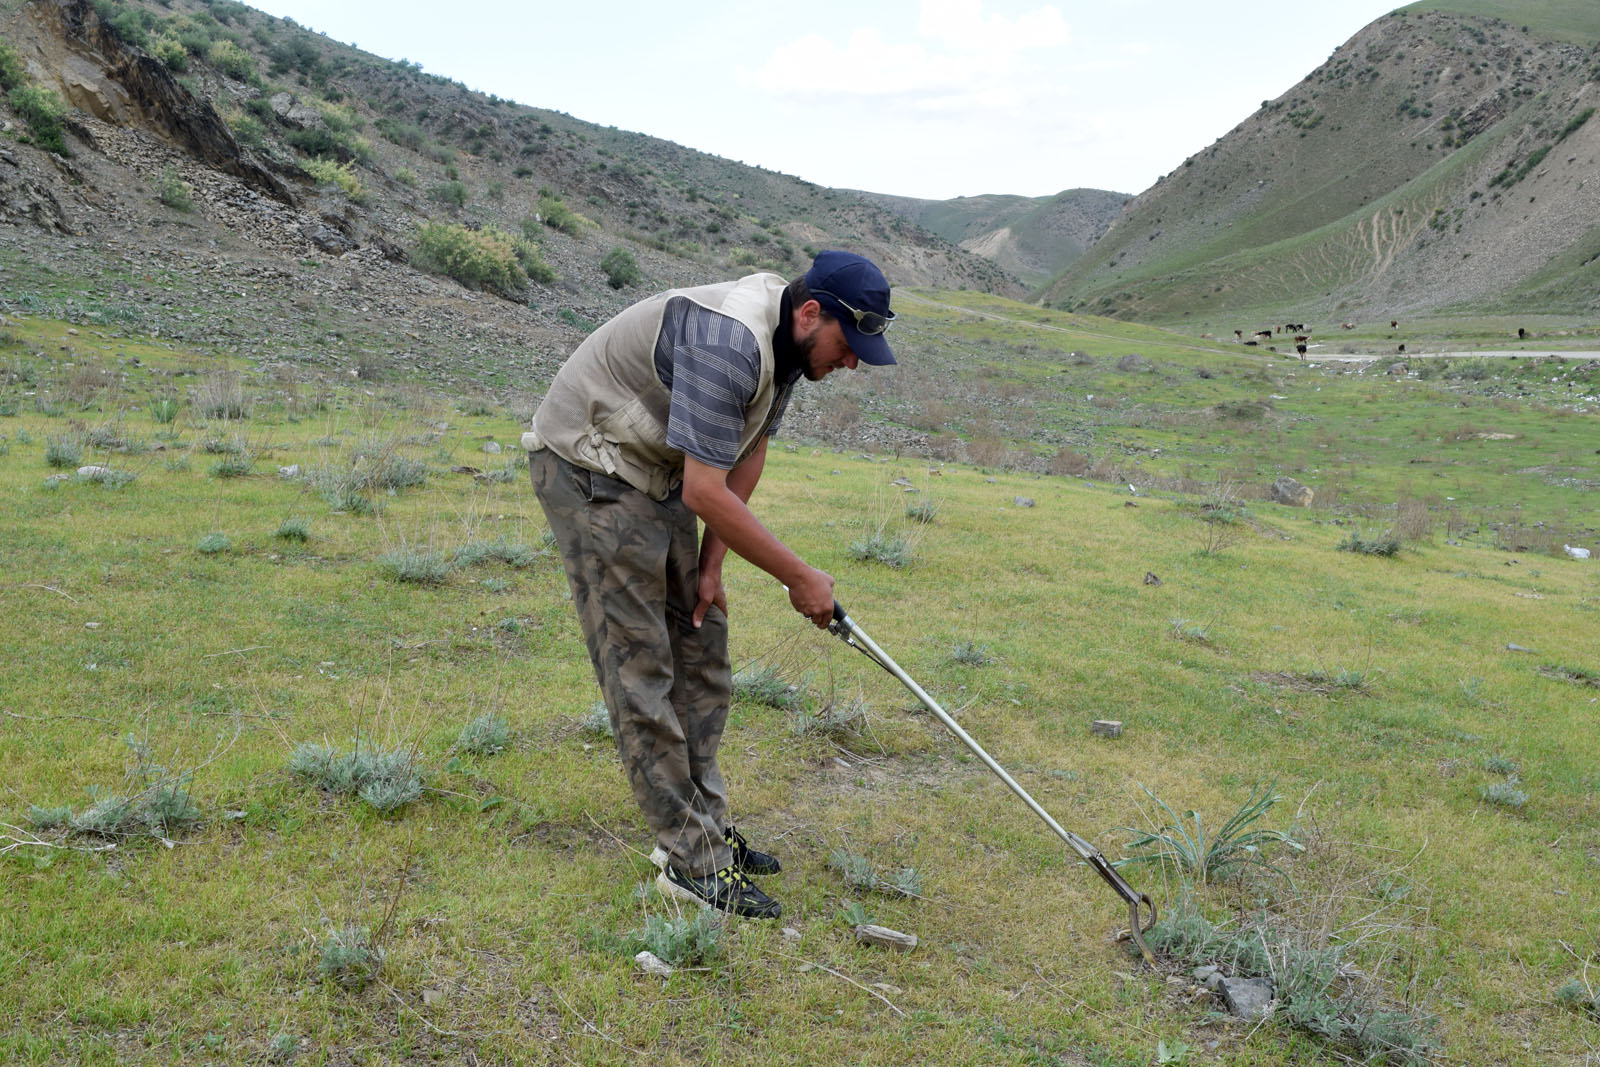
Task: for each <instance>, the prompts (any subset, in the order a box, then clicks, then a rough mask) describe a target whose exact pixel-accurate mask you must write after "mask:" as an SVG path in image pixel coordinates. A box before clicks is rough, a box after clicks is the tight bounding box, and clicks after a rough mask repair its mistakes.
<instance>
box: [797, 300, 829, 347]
mask: <svg viewBox="0 0 1600 1067" xmlns="http://www.w3.org/2000/svg"><path fill="white" fill-rule="evenodd" d="M821 322H822V305H821V304H820V303H818V301H817V299H816V297H812V298H811V299H810V300H807V301H806V302H805V303H804V304H801V305H800V306H799V307H797V308H795V309H794V325H795V332H796V333H797V334H798V335H799V336H801V337H804V336H806V335H807V334H809V333H811V331H812V330H815V329H816V328H817V326H818V325H820V324H821Z"/></svg>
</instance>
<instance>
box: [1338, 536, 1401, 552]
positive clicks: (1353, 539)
mask: <svg viewBox="0 0 1600 1067" xmlns="http://www.w3.org/2000/svg"><path fill="white" fill-rule="evenodd" d="M1334 547H1335V548H1337V549H1338V550H1339V551H1340V552H1355V553H1357V554H1359V555H1363V556H1388V557H1391V558H1392V557H1394V556H1398V555H1399V554H1400V539H1399V538H1398V537H1395V536H1394V535H1393V534H1363V533H1357V532H1356V531H1354V530H1352V531H1351V532H1350V534H1349V536H1347V537H1346V538H1345V539H1344V540H1343V541H1340V542H1339V543H1338V544H1337V545H1335V546H1334Z"/></svg>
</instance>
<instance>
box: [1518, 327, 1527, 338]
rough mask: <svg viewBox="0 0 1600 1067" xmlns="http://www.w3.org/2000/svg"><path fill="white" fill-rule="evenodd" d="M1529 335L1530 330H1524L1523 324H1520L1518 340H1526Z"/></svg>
mask: <svg viewBox="0 0 1600 1067" xmlns="http://www.w3.org/2000/svg"><path fill="white" fill-rule="evenodd" d="M1527 336H1528V331H1527V330H1524V329H1523V328H1522V327H1521V326H1518V327H1517V340H1519V341H1522V340H1525V339H1526V338H1527Z"/></svg>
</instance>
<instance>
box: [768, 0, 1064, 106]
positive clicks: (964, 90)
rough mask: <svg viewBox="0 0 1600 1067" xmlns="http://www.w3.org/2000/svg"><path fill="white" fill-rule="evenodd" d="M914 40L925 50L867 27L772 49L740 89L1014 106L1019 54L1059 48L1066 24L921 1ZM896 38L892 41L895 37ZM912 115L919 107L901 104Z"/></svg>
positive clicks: (1018, 99) (978, 3) (958, 2)
mask: <svg viewBox="0 0 1600 1067" xmlns="http://www.w3.org/2000/svg"><path fill="white" fill-rule="evenodd" d="M916 35H917V36H918V37H920V38H922V40H923V41H926V42H927V43H926V44H924V43H920V42H918V41H902V40H893V41H891V40H889V39H886V37H885V34H884V32H883V31H882V30H880V29H879V28H878V27H875V26H868V27H862V28H860V29H856V30H854V31H852V32H851V33H850V35H849V37H848V38H846V39H845V40H844V41H843V42H840V41H838V40H835V39H831V38H827V37H823V36H821V35H819V34H808V35H806V36H804V37H801V38H799V39H797V40H794V41H791V42H789V43H787V44H783V45H780V46H779V47H778V48H776V49H774V50H773V52H772V54H771V55H769V56H768V57H767V60H766V62H765V63H764V64H763V65H762V66H761V67H760V68H759V69H757V70H755V71H753V72H750V71H741V72H740V80H741V81H742V82H743V83H744V84H746V85H747V86H749V87H751V88H754V89H757V90H759V91H761V92H765V93H769V94H772V95H774V96H790V95H792V94H793V93H795V92H796V91H797V90H800V89H804V91H806V92H807V93H809V94H811V95H828V96H838V97H861V96H870V97H879V98H891V97H916V96H922V95H924V94H927V95H931V96H934V97H937V98H938V99H939V101H940V103H941V104H943V105H945V106H950V105H966V106H975V107H976V106H1009V107H1015V106H1022V105H1024V104H1026V103H1027V100H1028V98H1029V96H1030V95H1031V94H1030V93H1029V92H1027V91H1025V90H1022V89H1019V88H1017V86H1018V85H1019V84H1021V83H1020V82H1018V81H1016V80H1015V79H1016V78H1017V75H1018V73H1019V71H1018V65H1019V61H1020V60H1019V56H1020V53H1022V52H1025V51H1036V50H1041V49H1048V48H1054V47H1058V46H1061V45H1064V44H1066V43H1067V40H1068V33H1067V24H1066V21H1065V20H1064V19H1063V18H1062V17H1061V12H1059V11H1058V10H1056V9H1055V8H1054V7H1051V6H1045V7H1041V8H1039V9H1037V10H1035V11H1030V12H1025V13H1023V14H1021V15H1018V16H1017V17H1016V18H1014V19H1008V18H1005V17H1003V16H1001V15H996V14H990V15H988V16H985V15H984V13H983V5H982V0H922V3H921V9H920V14H919V17H918V19H917V24H916ZM896 36H897V35H896ZM906 103H907V104H908V105H909V106H910V107H911V108H912V109H914V110H922V104H920V103H917V102H913V101H909V100H908V101H906Z"/></svg>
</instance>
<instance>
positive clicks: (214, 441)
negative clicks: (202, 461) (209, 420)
mask: <svg viewBox="0 0 1600 1067" xmlns="http://www.w3.org/2000/svg"><path fill="white" fill-rule="evenodd" d="M200 451H202V452H204V453H205V454H206V455H208V456H241V455H243V454H244V451H245V447H244V439H243V438H241V437H240V436H239V435H238V434H228V433H218V432H215V431H213V432H212V433H208V434H206V435H205V437H203V438H201V440H200Z"/></svg>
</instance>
